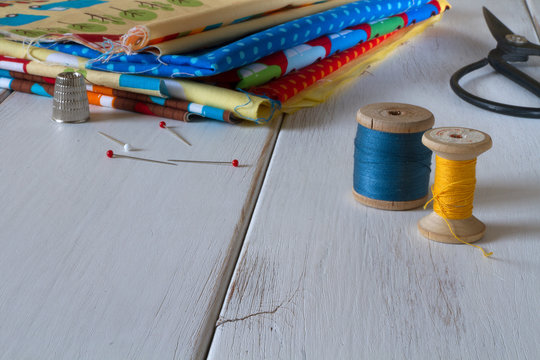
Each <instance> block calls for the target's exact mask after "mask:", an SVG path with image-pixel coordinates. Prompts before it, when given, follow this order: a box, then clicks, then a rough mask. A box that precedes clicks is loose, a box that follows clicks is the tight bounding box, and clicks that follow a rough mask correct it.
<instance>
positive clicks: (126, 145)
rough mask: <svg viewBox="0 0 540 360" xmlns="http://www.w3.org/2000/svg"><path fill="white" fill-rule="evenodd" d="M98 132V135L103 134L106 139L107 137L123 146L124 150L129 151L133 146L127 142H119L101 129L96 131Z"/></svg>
mask: <svg viewBox="0 0 540 360" xmlns="http://www.w3.org/2000/svg"><path fill="white" fill-rule="evenodd" d="M98 133H99V134H100V135H103V136H105V137H106V138H107V139H109V140H111V141H114V142H115V143H118V144H120V145H122V146H123V147H124V151H131V150H133V146H131V145H130V144H128V143H123V142H121V141H120V140H118V139H115V138H113V137H112V136H110V135H107V134H105V133H102V132H101V131H98Z"/></svg>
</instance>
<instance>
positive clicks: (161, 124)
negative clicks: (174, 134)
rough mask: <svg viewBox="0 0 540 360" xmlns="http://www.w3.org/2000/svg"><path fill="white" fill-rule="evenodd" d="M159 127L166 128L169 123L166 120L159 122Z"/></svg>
mask: <svg viewBox="0 0 540 360" xmlns="http://www.w3.org/2000/svg"><path fill="white" fill-rule="evenodd" d="M159 127H160V128H162V129H165V128H166V127H167V124H166V123H165V121H161V122H160V123H159Z"/></svg>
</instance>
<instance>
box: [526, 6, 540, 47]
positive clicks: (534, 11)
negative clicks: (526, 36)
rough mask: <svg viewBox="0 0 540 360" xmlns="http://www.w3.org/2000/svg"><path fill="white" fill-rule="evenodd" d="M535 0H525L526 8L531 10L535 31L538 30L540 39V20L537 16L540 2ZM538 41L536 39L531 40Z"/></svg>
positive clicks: (537, 35)
mask: <svg viewBox="0 0 540 360" xmlns="http://www.w3.org/2000/svg"><path fill="white" fill-rule="evenodd" d="M534 1H535V0H523V2H524V4H525V8H526V9H527V11H528V12H529V16H530V17H531V21H532V23H533V26H534V31H535V32H536V40H537V41H538V40H540V23H539V22H538V18H537V17H536V14H537V11H538V10H540V6H539V5H540V4H535V3H534ZM531 42H536V41H531Z"/></svg>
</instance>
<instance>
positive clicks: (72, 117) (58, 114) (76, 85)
mask: <svg viewBox="0 0 540 360" xmlns="http://www.w3.org/2000/svg"><path fill="white" fill-rule="evenodd" d="M89 118H90V107H89V105H88V95H86V85H85V83H84V77H83V76H82V75H81V74H80V73H78V72H63V73H60V74H58V76H57V77H56V82H55V83H54V98H53V110H52V119H53V120H54V121H56V122H59V123H82V122H85V121H86V120H88V119H89Z"/></svg>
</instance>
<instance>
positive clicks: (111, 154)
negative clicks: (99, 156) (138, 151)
mask: <svg viewBox="0 0 540 360" xmlns="http://www.w3.org/2000/svg"><path fill="white" fill-rule="evenodd" d="M113 155H114V153H113V151H112V150H107V157H109V158H112V157H113Z"/></svg>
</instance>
